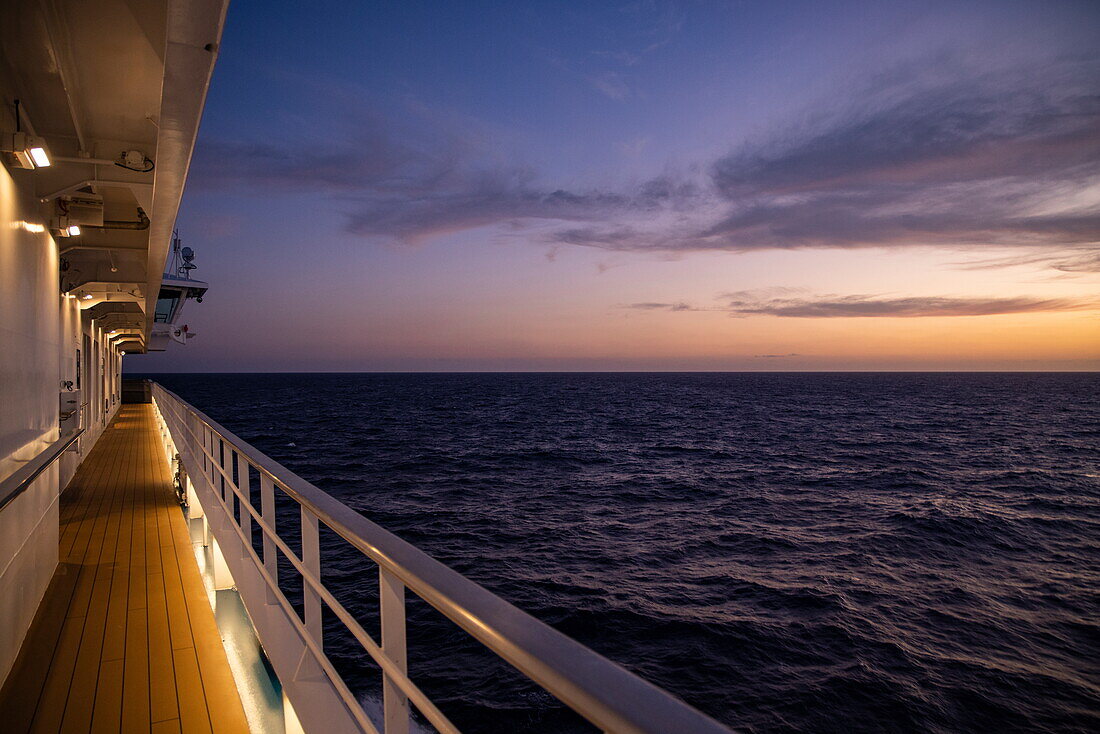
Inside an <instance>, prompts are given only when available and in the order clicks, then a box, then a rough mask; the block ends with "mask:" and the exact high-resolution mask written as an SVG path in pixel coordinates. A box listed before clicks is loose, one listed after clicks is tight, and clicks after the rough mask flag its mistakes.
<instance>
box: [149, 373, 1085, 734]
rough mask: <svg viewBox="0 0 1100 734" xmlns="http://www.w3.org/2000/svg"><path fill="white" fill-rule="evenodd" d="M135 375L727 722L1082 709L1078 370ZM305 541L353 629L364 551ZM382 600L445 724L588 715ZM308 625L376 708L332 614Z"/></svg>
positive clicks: (420, 616)
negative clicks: (403, 622)
mask: <svg viewBox="0 0 1100 734" xmlns="http://www.w3.org/2000/svg"><path fill="white" fill-rule="evenodd" d="M150 377H153V378H154V379H156V380H158V381H160V382H161V383H162V384H163V385H165V386H166V387H168V388H169V389H171V390H173V391H174V392H176V393H177V394H179V395H180V396H181V397H182V398H183V399H184V400H187V401H188V402H190V403H192V404H193V405H195V406H196V407H197V408H199V409H200V410H202V411H204V412H206V413H207V414H208V415H209V416H210V417H212V418H213V419H214V420H216V421H218V422H220V423H221V424H222V425H224V426H225V427H226V428H228V429H229V430H230V431H233V432H235V433H236V434H238V435H239V436H240V437H241V438H243V439H244V440H246V441H248V442H250V443H251V444H253V445H254V446H255V447H256V448H258V449H260V450H261V451H263V452H265V453H267V454H268V455H269V456H271V457H272V458H274V459H275V460H277V461H279V462H280V463H282V464H283V465H285V466H286V467H288V468H289V469H291V470H292V471H294V472H295V473H297V474H299V475H300V476H301V477H303V478H305V479H307V480H309V481H310V482H312V483H314V484H315V485H317V486H318V487H320V488H321V489H323V490H325V491H326V492H329V493H330V494H332V495H333V496H335V497H337V498H339V499H340V500H342V501H343V502H345V503H346V504H348V505H350V506H351V507H352V508H354V509H356V510H357V511H359V512H361V513H362V514H363V515H365V516H366V517H368V518H370V519H371V520H373V521H374V522H376V523H378V524H379V525H381V526H382V527H384V528H386V529H388V530H390V531H392V532H393V533H396V534H397V535H399V536H400V537H402V538H404V539H405V540H408V541H410V542H411V543H413V544H415V545H417V546H418V547H420V548H421V549H422V550H424V551H425V552H427V553H428V554H430V555H432V556H433V557H435V558H437V559H439V560H440V561H442V562H444V563H446V564H448V565H450V566H451V567H453V568H455V569H456V570H458V571H460V572H461V573H463V574H465V575H467V576H468V577H470V578H472V579H473V580H475V581H477V582H478V583H480V584H482V585H484V586H485V587H487V588H489V589H490V590H492V591H493V592H495V593H496V594H498V595H500V596H501V597H503V598H504V599H506V600H508V601H509V602H511V603H512V604H515V605H516V606H518V607H519V608H520V609H523V610H525V611H527V612H529V613H530V614H532V615H534V616H535V617H537V618H538V619H540V620H542V621H544V622H546V623H548V624H550V625H552V626H553V627H555V628H556V629H558V630H560V631H562V632H564V633H565V634H567V635H570V636H572V637H573V638H575V639H577V640H579V641H580V642H582V643H584V644H585V645H587V646H589V647H591V648H592V649H593V650H596V651H597V652H599V653H600V654H602V655H604V656H606V657H607V658H610V659H611V660H613V661H615V662H617V663H619V664H621V665H623V666H625V667H626V668H627V669H629V670H631V671H633V672H635V673H637V674H638V675H640V676H641V677H642V678H644V679H646V680H648V681H651V682H653V683H655V684H657V685H659V686H661V687H663V688H665V689H667V690H669V691H671V692H673V693H674V694H675V695H677V696H679V697H681V698H683V699H684V700H685V701H687V702H689V703H690V704H692V705H693V706H695V707H697V708H699V709H700V710H702V711H704V712H705V713H707V714H709V715H711V716H713V717H714V718H716V719H718V720H719V721H721V722H723V723H726V724H728V725H729V726H731V727H733V728H735V729H737V730H740V731H746V732H844V733H846V734H850V733H851V732H1036V731H1050V732H1097V731H1100V375H1097V374H1080V373H1078V374H1073V373H1057V374H1055V373H1045V374H1034V373H934V374H932V373H928V374H924V373H882V374H872V373H840V374H838V373H833V374H799V373H668V374H663V373H662V374H658V373H606V374H573V373H569V374H531V373H524V374H484V373H479V374H174V375H167V374H165V375H155V376H153V375H151V376H150ZM280 507H281V508H282V509H281V510H280V511H281V512H284V513H285V512H289V510H288V509H287V508H285V507H283V505H280ZM288 517H289V518H290V519H288V520H286V521H284V520H283V519H282V518H280V520H279V522H280V527H283V528H288V529H289V530H290V532H291V533H292V534H293V528H294V526H295V525H296V523H295V521H294V519H293V515H292V514H291V515H288ZM322 559H323V560H322V563H323V571H322V576H323V579H324V580H325V582H326V584H328V585H329V588H330V589H331V590H332V591H333V593H334V594H335V595H336V597H337V598H338V599H339V600H340V601H341V603H343V604H345V605H346V606H348V608H349V609H350V610H351V611H352V612H353V613H354V614H355V615H356V616H357V617H358V618H359V619H360V620H362V621H363V623H364V625H365V626H366V627H367V629H368V631H372V630H377V603H378V602H377V599H378V591H377V588H378V577H377V569H376V567H375V566H374V564H373V563H372V562H371V561H370V560H369V559H367V558H365V557H364V556H362V555H360V554H359V553H358V552H356V551H354V550H353V549H351V547H350V546H348V545H347V544H346V543H345V542H344V541H343V540H342V539H340V538H339V537H338V536H336V535H335V534H334V533H331V532H329V531H326V532H325V534H324V535H323V537H322ZM288 571H289V566H286V565H285V564H284V570H283V573H282V574H281V577H280V579H281V581H282V583H283V584H284V588H285V589H286V590H287V594H288V597H290V598H292V600H293V601H294V602H295V603H296V604H299V603H300V597H301V594H300V582H297V583H296V582H295V579H294V574H293V573H288ZM408 614H409V621H408V625H409V626H408V640H409V671H410V674H411V676H412V678H413V679H414V681H416V682H417V684H418V685H420V686H421V687H422V688H423V689H424V690H425V691H426V692H427V693H428V694H429V695H430V696H431V697H432V698H433V700H435V702H436V703H437V704H438V705H439V706H440V708H441V709H442V710H443V711H444V713H446V714H447V715H449V716H450V717H452V719H453V721H454V722H455V723H456V724H457V725H458V726H459V727H460V728H461V729H462V730H463V731H469V732H536V731H537V732H568V733H572V732H581V731H591V729H590V728H589V727H588V725H587V724H586V723H585V722H583V721H582V720H581V719H579V718H578V717H577V716H576V715H575V714H573V713H572V712H570V711H569V710H568V709H567V708H565V707H564V706H563V705H562V704H560V703H559V702H557V701H556V700H555V699H554V698H553V697H552V696H550V695H548V694H547V693H545V692H544V691H542V690H541V689H539V688H537V687H536V686H534V685H532V684H531V683H530V682H529V681H526V679H524V678H522V676H519V675H518V674H516V672H515V671H514V670H512V669H511V668H510V667H509V666H508V665H507V664H505V663H503V662H501V661H499V660H497V659H496V658H495V657H493V656H492V655H491V654H489V653H487V652H486V651H485V650H483V649H482V648H481V647H480V646H479V645H477V644H476V643H474V642H472V641H471V639H470V638H469V637H468V636H466V635H465V633H463V632H462V631H461V630H459V629H458V628H457V627H455V626H454V625H453V624H451V623H450V622H449V621H447V620H446V619H445V618H443V617H442V616H441V615H440V614H439V613H438V612H436V611H435V610H433V609H432V608H431V607H429V606H428V605H427V604H425V603H423V602H420V601H419V600H418V599H415V598H412V599H410V600H409V603H408ZM373 633H374V632H373V631H372V634H373ZM325 639H326V650H327V651H328V652H329V654H330V656H331V657H332V659H333V661H334V664H335V665H336V667H337V669H338V670H339V671H340V672H341V674H342V675H343V677H344V679H345V680H346V682H347V683H348V685H349V686H350V688H351V689H352V690H353V691H354V692H355V693H356V694H357V695H359V696H360V697H361V698H362V699H363V700H364V701H375V702H376V701H377V699H378V695H379V691H380V674H379V671H378V668H377V667H376V666H375V665H374V664H373V662H372V661H371V660H370V659H369V657H368V656H367V655H366V653H365V652H363V651H362V649H361V648H360V647H359V646H358V645H357V644H356V643H355V642H354V641H353V640H351V639H350V637H349V636H348V635H347V633H346V632H345V631H344V630H343V628H342V626H341V625H340V624H339V623H338V621H337V620H335V619H334V618H332V617H331V615H330V616H329V617H327V618H326V625H325ZM670 734H680V733H670ZM684 734H689V733H684Z"/></svg>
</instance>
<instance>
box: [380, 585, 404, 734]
mask: <svg viewBox="0 0 1100 734" xmlns="http://www.w3.org/2000/svg"><path fill="white" fill-rule="evenodd" d="M378 602H379V606H381V613H382V654H383V655H385V656H386V657H388V658H390V659H391V660H393V662H395V663H397V666H398V667H399V668H400V669H401V672H402V673H407V672H408V655H407V654H406V652H405V584H403V583H402V582H401V580H400V579H398V578H397V577H396V576H394V575H392V574H390V573H388V572H386V571H385V570H384V569H383V568H382V567H381V566H379V568H378ZM382 712H383V714H382V716H383V720H384V722H385V728H384V729H383V731H384V732H385V734H408V732H409V699H408V697H407V696H406V695H405V694H404V693H403V692H402V691H401V689H400V688H398V687H397V684H395V683H394V682H393V681H391V680H390V676H389V675H388V674H387V673H385V672H384V671H383V673H382Z"/></svg>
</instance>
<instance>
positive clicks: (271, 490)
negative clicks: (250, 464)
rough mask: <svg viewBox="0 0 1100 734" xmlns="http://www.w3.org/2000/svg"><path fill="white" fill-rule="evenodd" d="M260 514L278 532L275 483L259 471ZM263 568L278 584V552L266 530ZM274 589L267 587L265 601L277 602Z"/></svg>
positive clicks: (266, 523) (269, 602)
mask: <svg viewBox="0 0 1100 734" xmlns="http://www.w3.org/2000/svg"><path fill="white" fill-rule="evenodd" d="M260 514H261V515H262V517H263V519H264V524H265V525H267V526H268V527H269V528H271V529H272V531H273V532H276V533H277V532H279V529H278V526H276V525H275V484H274V483H273V482H272V481H271V477H269V476H268V475H267V474H265V473H263V472H260ZM263 535H264V569H265V570H267V574H268V576H270V577H271V579H272V580H273V581H274V582H275V585H276V586H278V584H279V558H278V556H277V555H276V553H277V552H278V551H277V550H276V548H275V540H274V538H272V537H271V536H270V535H269V534H268V532H267V530H266V529H265V530H264V534H263ZM275 593H276V592H275V589H272V588H271V587H270V586H268V588H267V603H268V604H278V603H279V600H278V599H277V598H275Z"/></svg>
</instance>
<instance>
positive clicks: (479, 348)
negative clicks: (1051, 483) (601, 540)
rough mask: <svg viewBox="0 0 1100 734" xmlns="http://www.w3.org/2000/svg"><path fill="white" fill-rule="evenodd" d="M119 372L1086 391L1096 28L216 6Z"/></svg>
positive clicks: (1028, 20)
mask: <svg viewBox="0 0 1100 734" xmlns="http://www.w3.org/2000/svg"><path fill="white" fill-rule="evenodd" d="M178 227H179V230H180V235H181V237H182V238H183V240H184V244H186V245H188V246H190V247H192V248H194V250H195V251H196V253H197V257H196V261H195V262H196V264H197V265H198V266H199V268H198V270H197V271H196V272H195V274H194V275H195V277H197V278H201V279H203V280H205V281H207V282H209V283H210V291H209V292H208V294H207V296H206V297H205V298H204V301H203V303H201V304H197V303H195V302H190V303H189V304H188V305H187V307H186V309H185V311H184V316H183V321H184V322H186V323H187V324H188V325H189V327H190V329H191V330H192V331H193V332H195V333H196V336H195V337H194V338H193V339H191V340H189V342H188V344H187V345H185V346H180V345H176V344H172V345H171V346H170V347H169V351H167V352H164V353H156V354H151V355H145V356H133V357H131V358H128V359H127V360H126V363H127V364H126V367H127V370H128V371H135V372H164V371H181V372H205V371H227V372H228V371H245V372H269V371H434V370H441V371H483V370H485V371H511V370H517V371H522V370H550V371H557V370H565V371H572V370H597V371H598V370H1096V369H1100V4H1097V3H1095V2H1087V1H1086V2H1058V1H1056V0H1046V1H1044V2H1014V1H1012V0H996V1H995V2H979V1H974V2H947V3H938V2H912V3H902V2H883V1H881V0H879V1H878V2H839V1H837V2H827V3H822V2H816V1H815V2H796V1H794V0H789V1H788V0H784V1H782V2H777V1H775V0H772V1H767V2H750V1H744V2H731V1H726V2H705V1H703V0H699V1H698V2H687V1H685V2H659V1H656V0H655V1H654V2H608V3H601V2H530V3H529V2H499V3H478V2H461V3H455V2H418V1H415V0H407V1H403V2H311V3H300V2H289V1H287V2H259V1H258V0H233V2H232V3H231V4H230V9H229V17H228V20H227V23H226V29H225V35H224V37H223V40H222V45H221V49H220V54H219V59H218V63H217V67H216V69H215V73H214V79H213V83H212V86H211V90H210V94H209V98H208V101H207V105H206V110H205V113H204V118H203V122H202V127H201V130H200V134H199V140H198V143H197V147H196V151H195V156H194V159H193V161H192V166H191V173H190V178H189V181H188V185H187V190H186V193H185V196H184V200H183V205H182V208H181V212H180V217H179V220H178Z"/></svg>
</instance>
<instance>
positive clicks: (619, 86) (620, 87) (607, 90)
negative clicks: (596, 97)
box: [585, 71, 631, 102]
mask: <svg viewBox="0 0 1100 734" xmlns="http://www.w3.org/2000/svg"><path fill="white" fill-rule="evenodd" d="M585 79H587V80H588V83H589V84H591V85H592V88H593V89H595V90H596V91H597V92H599V93H600V94H602V95H604V96H605V97H607V98H608V99H613V100H615V101H616V102H621V101H622V100H624V99H627V98H629V97H630V95H631V91H630V85H629V84H627V81H626V79H625V78H624V77H623V75H622V74H620V73H618V72H616V71H603V72H600V73H598V74H590V75H588V76H586V77H585Z"/></svg>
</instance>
